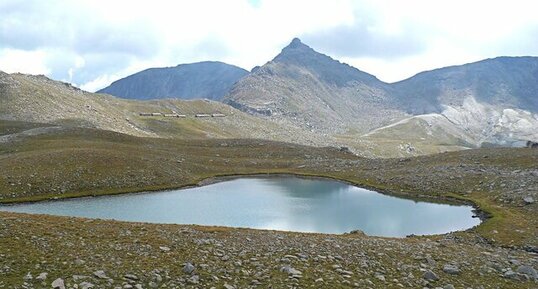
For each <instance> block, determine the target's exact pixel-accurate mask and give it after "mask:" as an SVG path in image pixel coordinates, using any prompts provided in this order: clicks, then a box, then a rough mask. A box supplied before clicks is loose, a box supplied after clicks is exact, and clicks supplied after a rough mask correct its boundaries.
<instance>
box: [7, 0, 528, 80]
mask: <svg viewBox="0 0 538 289" xmlns="http://www.w3.org/2000/svg"><path fill="white" fill-rule="evenodd" d="M535 3H538V2H536V1H519V0H511V1H495V0H490V1H479V0H475V1H459V0H451V1H431V0H424V1H418V0H417V1H415V0H407V1H400V0H394V1H388V0H387V1H379V0H377V1H374V0H364V1H363V0H354V1H353V0H330V1H315V0H226V1H224V0H214V1H211V0H193V1H186V0H185V1H181V0H178V1H172V0H170V1H164V0H151V1H149V0H146V1H142V0H141V1H136V0H131V1H127V0H125V1H114V0H63V1H62V0H48V1H42V0H0V33H1V34H0V70H2V71H5V72H10V73H11V72H23V73H31V74H45V75H47V76H49V77H51V78H53V79H57V80H62V81H67V82H72V83H73V84H75V85H77V86H80V87H82V88H83V89H86V90H89V91H95V90H97V89H100V88H103V87H105V86H107V85H109V84H110V83H111V82H112V81H114V80H117V79H119V78H121V77H125V76H127V75H129V74H132V73H134V72H137V71H140V70H142V69H145V68H148V67H162V66H175V65H177V64H180V63H190V62H196V61H203V60H219V61H224V62H227V63H230V64H234V65H237V66H240V67H243V68H245V69H248V70H250V69H251V68H252V67H254V66H256V65H262V64H264V63H265V62H267V61H268V60H270V59H272V58H273V57H274V56H275V55H276V54H278V53H279V52H280V50H281V49H282V47H284V46H285V45H287V44H288V43H289V42H290V41H291V39H292V38H293V37H299V38H301V39H302V41H303V42H304V43H306V44H308V45H309V46H311V47H312V48H314V49H316V50H318V51H320V52H323V53H325V54H328V55H330V56H332V57H333V58H336V59H338V60H340V61H342V62H346V63H349V64H351V65H353V66H355V67H357V68H359V69H361V70H363V71H366V72H369V73H372V74H374V75H376V76H377V77H378V78H380V79H381V80H384V81H387V82H393V81H398V80H402V79H404V78H407V77H410V76H412V75H414V74H416V73H418V72H420V71H423V70H427V69H434V68H438V67H442V66H447V65H454V64H463V63H467V62H472V61H477V60H481V59H484V58H489V57H495V56H500V55H513V56H517V55H532V56H536V55H538V16H537V14H536V13H537V11H538V4H535Z"/></svg>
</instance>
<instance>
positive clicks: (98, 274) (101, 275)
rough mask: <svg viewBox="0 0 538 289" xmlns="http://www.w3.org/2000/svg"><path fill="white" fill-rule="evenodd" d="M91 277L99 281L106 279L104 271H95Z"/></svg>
mask: <svg viewBox="0 0 538 289" xmlns="http://www.w3.org/2000/svg"><path fill="white" fill-rule="evenodd" d="M93 275H94V276H95V277H97V278H99V279H107V278H108V277H107V276H106V274H105V271H103V270H99V271H95V272H93Z"/></svg>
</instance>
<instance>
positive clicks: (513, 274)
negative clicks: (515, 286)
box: [503, 269, 517, 279]
mask: <svg viewBox="0 0 538 289" xmlns="http://www.w3.org/2000/svg"><path fill="white" fill-rule="evenodd" d="M503 277H504V278H508V279H517V274H516V272H514V271H512V269H508V270H507V271H506V272H504V274H503Z"/></svg>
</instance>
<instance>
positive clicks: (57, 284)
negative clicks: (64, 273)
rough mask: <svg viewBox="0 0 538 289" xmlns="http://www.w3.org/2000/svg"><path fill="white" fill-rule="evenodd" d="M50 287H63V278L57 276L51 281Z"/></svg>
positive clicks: (56, 288) (63, 288)
mask: <svg viewBox="0 0 538 289" xmlns="http://www.w3.org/2000/svg"><path fill="white" fill-rule="evenodd" d="M51 285H52V288H54V289H65V284H64V279H62V278H58V279H56V280H54V281H52V284H51Z"/></svg>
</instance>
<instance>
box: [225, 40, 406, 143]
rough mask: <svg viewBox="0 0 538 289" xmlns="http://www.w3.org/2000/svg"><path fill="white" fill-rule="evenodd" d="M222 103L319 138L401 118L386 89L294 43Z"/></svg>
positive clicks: (377, 82) (360, 73)
mask: <svg viewBox="0 0 538 289" xmlns="http://www.w3.org/2000/svg"><path fill="white" fill-rule="evenodd" d="M223 101H224V102H225V103H229V104H230V105H232V106H234V107H236V108H239V109H241V110H243V111H247V112H249V113H252V114H256V115H259V116H263V117H266V118H270V119H272V120H274V121H276V122H279V123H286V124H291V125H294V126H297V127H301V128H303V129H307V130H309V131H313V132H316V133H322V134H332V133H348V132H350V131H351V132H353V131H359V132H366V131H369V130H371V129H373V128H376V127H379V126H383V125H387V124H389V123H391V122H394V121H395V120H399V119H401V118H403V117H404V116H405V114H404V113H403V112H401V111H399V109H398V108H397V107H396V104H397V103H396V102H395V99H394V98H393V97H392V95H391V94H390V93H389V92H388V85H387V84H386V83H383V82H381V81H379V80H378V79H377V78H375V77H374V76H372V75H370V74H367V73H365V72H362V71H360V70H358V69H356V68H353V67H351V66H349V65H347V64H343V63H340V62H338V61H336V60H334V59H332V58H330V57H329V56H326V55H323V54H321V53H318V52H316V51H314V50H313V49H312V48H310V47H308V46H307V45H305V44H303V43H302V42H301V41H300V40H299V39H297V38H295V39H294V40H293V41H292V42H291V43H290V44H289V45H288V46H287V47H285V48H284V49H282V52H281V53H280V54H279V55H277V56H276V57H275V58H274V59H273V60H272V61H270V62H268V63H266V64H265V65H263V66H261V67H259V68H257V69H255V70H253V72H252V73H251V74H249V75H248V76H246V77H244V78H242V79H241V80H239V81H238V82H237V83H236V84H235V85H234V87H233V88H232V90H231V91H230V94H229V95H227V96H226V97H225V98H224V99H223Z"/></svg>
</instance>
